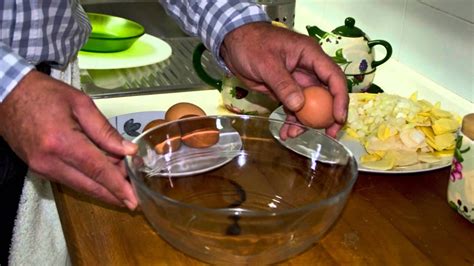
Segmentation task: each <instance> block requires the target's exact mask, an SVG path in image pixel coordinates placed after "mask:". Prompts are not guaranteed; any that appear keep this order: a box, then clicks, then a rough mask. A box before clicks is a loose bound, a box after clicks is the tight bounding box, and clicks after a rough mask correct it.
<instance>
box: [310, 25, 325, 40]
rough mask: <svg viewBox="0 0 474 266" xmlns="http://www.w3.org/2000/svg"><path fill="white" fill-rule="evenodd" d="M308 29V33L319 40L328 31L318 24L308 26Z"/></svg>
mask: <svg viewBox="0 0 474 266" xmlns="http://www.w3.org/2000/svg"><path fill="white" fill-rule="evenodd" d="M306 30H307V31H308V35H309V36H311V37H313V38H315V39H316V40H317V41H319V40H320V39H321V38H322V37H323V36H324V34H326V33H327V32H325V31H323V30H322V29H320V28H318V27H316V26H306Z"/></svg>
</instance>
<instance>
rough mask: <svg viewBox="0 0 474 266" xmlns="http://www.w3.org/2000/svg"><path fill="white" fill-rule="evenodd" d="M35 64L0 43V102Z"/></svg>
mask: <svg viewBox="0 0 474 266" xmlns="http://www.w3.org/2000/svg"><path fill="white" fill-rule="evenodd" d="M32 69H34V66H33V65H32V64H30V63H28V62H27V61H26V60H25V59H24V58H22V57H21V56H19V55H18V54H16V53H14V52H13V51H12V50H11V49H10V47H8V46H6V45H5V44H3V43H0V103H1V102H3V100H4V99H5V98H6V97H7V96H8V94H9V93H10V92H11V91H12V90H13V89H14V88H15V87H16V85H18V83H19V82H20V80H21V79H22V78H23V77H24V76H25V75H26V74H28V73H29V72H30V71H31V70H32Z"/></svg>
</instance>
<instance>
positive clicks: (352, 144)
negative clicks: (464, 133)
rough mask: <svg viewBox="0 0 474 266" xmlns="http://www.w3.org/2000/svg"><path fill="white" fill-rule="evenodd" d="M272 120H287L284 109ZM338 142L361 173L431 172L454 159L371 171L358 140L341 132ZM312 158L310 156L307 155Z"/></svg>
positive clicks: (274, 114)
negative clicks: (363, 157) (361, 161)
mask: <svg viewBox="0 0 474 266" xmlns="http://www.w3.org/2000/svg"><path fill="white" fill-rule="evenodd" d="M270 118H272V119H278V120H285V118H286V114H285V111H283V107H281V106H280V107H278V108H277V109H276V110H275V111H273V112H272V113H271V114H270ZM270 130H271V131H272V134H273V136H274V137H275V138H277V139H278V138H279V137H278V136H279V132H278V130H277V129H274V130H272V129H270ZM306 136H307V135H302V136H301V137H303V138H304V137H306ZM337 138H338V140H339V141H340V142H341V143H342V144H343V145H344V146H346V147H347V148H348V149H349V150H350V151H351V152H352V154H353V155H354V157H355V158H356V160H357V164H358V166H359V171H361V172H368V173H385V174H408V173H418V172H426V171H431V170H436V169H440V168H444V167H446V166H448V165H451V161H452V157H450V156H446V157H445V158H443V159H442V160H441V161H438V162H436V163H418V164H415V165H410V166H404V167H396V168H393V169H391V170H376V169H370V168H366V167H363V166H362V165H361V163H360V157H361V156H362V155H364V154H367V152H366V151H365V148H364V146H362V144H361V143H360V142H358V141H356V140H353V139H348V138H347V137H345V132H344V131H341V132H339V134H338V137H337ZM287 148H289V149H292V150H294V151H295V152H298V153H301V149H298V148H296V147H289V146H287ZM307 156H308V157H310V155H309V154H308V155H307Z"/></svg>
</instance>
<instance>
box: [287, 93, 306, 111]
mask: <svg viewBox="0 0 474 266" xmlns="http://www.w3.org/2000/svg"><path fill="white" fill-rule="evenodd" d="M303 103H304V97H303V95H302V94H301V93H297V92H294V93H291V94H290V95H288V100H287V105H288V106H287V107H288V109H290V110H291V111H297V110H298V109H300V107H301V106H303Z"/></svg>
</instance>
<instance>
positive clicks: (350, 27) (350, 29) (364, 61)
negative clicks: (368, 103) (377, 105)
mask: <svg viewBox="0 0 474 266" xmlns="http://www.w3.org/2000/svg"><path fill="white" fill-rule="evenodd" d="M306 29H307V31H308V34H309V35H310V36H312V37H314V38H315V39H316V41H318V42H319V44H320V45H321V48H322V49H323V51H324V52H325V53H326V54H328V55H329V56H331V58H332V59H333V60H334V61H335V62H336V63H337V64H338V65H339V66H340V67H341V69H342V70H343V71H344V73H345V74H346V77H347V83H348V89H349V92H365V91H368V90H370V87H371V86H372V81H373V79H374V77H375V70H376V68H377V67H378V66H380V65H382V64H383V63H385V62H386V61H387V60H388V59H389V58H390V57H391V56H392V46H391V45H390V43H388V42H386V41H384V40H370V39H369V37H368V36H367V35H366V34H365V33H364V32H363V31H362V30H361V29H359V28H357V27H356V26H355V20H354V19H353V18H351V17H348V18H346V20H345V21H344V26H340V27H337V28H336V29H334V30H333V31H332V32H325V31H323V30H321V29H320V28H318V27H317V26H306ZM376 45H380V46H382V47H384V48H385V50H386V55H385V57H384V58H383V59H381V60H375V51H374V49H373V48H374V46H376ZM374 85H375V84H374Z"/></svg>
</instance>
